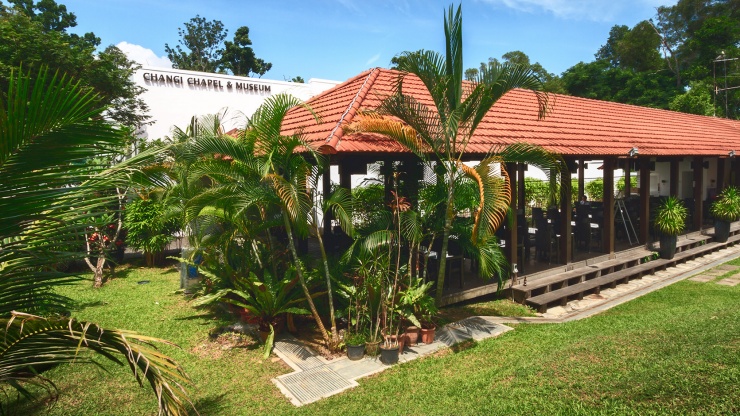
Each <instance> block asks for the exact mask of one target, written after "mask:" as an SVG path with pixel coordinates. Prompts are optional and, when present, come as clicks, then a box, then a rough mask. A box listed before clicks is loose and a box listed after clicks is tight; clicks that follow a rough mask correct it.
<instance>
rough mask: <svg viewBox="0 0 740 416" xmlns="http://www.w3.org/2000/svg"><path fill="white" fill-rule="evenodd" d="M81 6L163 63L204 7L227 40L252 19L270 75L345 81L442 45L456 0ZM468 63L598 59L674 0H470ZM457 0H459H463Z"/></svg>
mask: <svg viewBox="0 0 740 416" xmlns="http://www.w3.org/2000/svg"><path fill="white" fill-rule="evenodd" d="M57 2H58V3H61V4H65V5H66V6H67V9H68V10H69V11H71V12H73V13H75V14H76V15H77V22H78V26H77V27H76V28H74V29H73V31H74V32H79V33H84V32H89V31H92V32H95V34H96V35H97V36H99V37H100V38H101V39H102V42H103V46H107V45H110V44H114V45H119V47H121V48H122V49H124V51H126V52H127V53H128V54H129V56H131V57H132V58H135V59H136V60H138V61H140V62H142V63H144V64H147V63H148V64H149V65H153V66H163V65H166V64H167V62H166V54H165V52H164V45H165V43H169V44H170V45H171V46H174V45H175V44H177V42H178V35H177V29H178V27H182V24H183V23H184V22H186V21H188V20H190V18H192V17H194V16H195V15H196V14H199V15H200V16H202V17H205V18H206V19H208V20H214V19H215V20H220V21H222V22H223V23H224V25H225V27H226V28H227V29H229V39H230V38H231V36H232V34H233V32H234V31H235V30H236V29H237V28H238V27H240V26H248V27H249V29H250V38H251V39H252V42H253V47H254V50H255V52H256V54H257V56H258V57H260V58H262V59H264V60H266V61H268V62H272V64H273V68H272V70H271V71H269V72H268V73H267V74H266V75H265V76H264V77H265V78H269V79H277V80H283V79H290V78H291V77H294V76H297V75H300V76H302V77H303V78H304V79H306V80H308V79H309V78H323V79H330V80H337V81H343V80H346V79H348V78H350V77H352V76H354V75H356V74H358V73H360V72H362V71H364V70H365V69H368V68H371V67H376V66H382V67H387V66H388V65H389V62H390V60H391V58H392V57H393V56H394V55H396V54H398V53H400V52H402V51H405V50H409V51H413V50H418V49H432V50H436V51H440V52H443V51H444V34H443V31H442V16H443V12H444V10H446V8H447V7H448V6H449V4H450V3H449V0H446V1H438V0H428V1H423V0H374V1H373V0H370V1H367V0H304V1H300V0H284V1H280V0H274V1H267V0H262V1H254V0H247V1H229V0H209V1H203V0H200V1H195V0H57ZM462 3H463V37H464V38H463V39H464V40H463V42H464V61H465V67H466V68H469V67H474V66H477V65H478V64H479V63H480V62H482V61H486V60H487V59H488V57H500V56H501V55H502V54H504V53H506V52H509V51H512V50H521V51H523V52H524V53H526V54H527V55H529V57H530V58H531V59H532V61H533V62H534V61H538V62H540V63H541V64H542V65H543V66H544V67H545V68H546V69H547V70H548V71H549V72H554V73H556V74H560V73H561V72H563V71H564V70H566V69H568V68H569V67H571V66H573V65H574V64H576V63H578V62H579V61H585V62H588V61H591V60H593V56H594V53H595V52H596V51H597V49H598V48H599V46H601V45H602V44H604V43H605V42H606V39H607V36H608V33H609V29H610V28H611V27H612V26H613V25H615V24H625V25H628V26H630V27H631V26H633V25H634V24H636V23H637V22H639V21H641V20H644V19H647V18H650V17H653V16H654V15H655V8H656V7H657V6H659V5H672V4H675V0H469V1H463V2H462ZM456 4H457V3H456Z"/></svg>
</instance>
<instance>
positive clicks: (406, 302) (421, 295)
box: [400, 278, 434, 345]
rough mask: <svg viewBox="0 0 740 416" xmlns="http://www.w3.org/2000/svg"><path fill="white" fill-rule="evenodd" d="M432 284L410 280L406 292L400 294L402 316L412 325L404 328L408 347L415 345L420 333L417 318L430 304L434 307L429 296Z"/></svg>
mask: <svg viewBox="0 0 740 416" xmlns="http://www.w3.org/2000/svg"><path fill="white" fill-rule="evenodd" d="M432 285H433V282H426V283H424V281H423V280H422V279H421V278H415V279H411V281H410V283H409V286H408V287H407V288H406V290H404V291H402V292H401V298H400V306H401V313H402V314H403V316H404V317H405V318H406V319H407V320H408V321H409V322H410V323H411V324H412V325H410V326H408V327H407V328H406V336H407V341H408V343H409V345H416V344H417V342H418V338H419V334H420V332H421V326H422V324H421V322H420V321H419V319H418V318H419V317H421V316H422V315H424V313H425V312H426V310H427V309H428V304H429V303H430V302H431V304H432V307H434V299H433V298H432V297H431V296H429V293H428V292H429V290H430V289H431V287H432Z"/></svg>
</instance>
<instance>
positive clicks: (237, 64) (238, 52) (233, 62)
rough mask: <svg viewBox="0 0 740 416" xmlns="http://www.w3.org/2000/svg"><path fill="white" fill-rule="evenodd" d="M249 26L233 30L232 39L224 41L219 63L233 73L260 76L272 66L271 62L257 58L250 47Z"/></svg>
mask: <svg viewBox="0 0 740 416" xmlns="http://www.w3.org/2000/svg"><path fill="white" fill-rule="evenodd" d="M251 45H252V40H251V39H249V28H248V27H246V26H242V27H240V28H239V29H237V30H236V32H234V41H233V42H229V41H226V42H224V51H223V54H222V56H221V65H222V66H223V68H224V69H226V70H228V71H230V72H231V73H232V74H234V75H239V76H245V77H250V76H253V75H258V76H259V77H262V75H265V73H266V72H267V71H269V70H270V68H272V64H271V63H269V62H265V61H264V60H262V59H259V58H257V57H256V56H255V55H254V50H253V49H252V48H251Z"/></svg>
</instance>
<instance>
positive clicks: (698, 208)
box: [693, 156, 704, 231]
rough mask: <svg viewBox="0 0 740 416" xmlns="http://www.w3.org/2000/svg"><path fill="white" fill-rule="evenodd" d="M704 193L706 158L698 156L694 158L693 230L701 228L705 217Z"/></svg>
mask: <svg viewBox="0 0 740 416" xmlns="http://www.w3.org/2000/svg"><path fill="white" fill-rule="evenodd" d="M703 195H704V158H703V157H701V156H697V157H695V158H694V224H693V230H694V231H699V230H701V224H702V223H703V222H704V218H703V213H702V211H703V209H702V208H703V204H702V196H703Z"/></svg>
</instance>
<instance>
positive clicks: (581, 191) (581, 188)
mask: <svg viewBox="0 0 740 416" xmlns="http://www.w3.org/2000/svg"><path fill="white" fill-rule="evenodd" d="M583 195H586V159H580V160H579V161H578V201H579V202H580V201H581V199H582V198H583Z"/></svg>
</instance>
